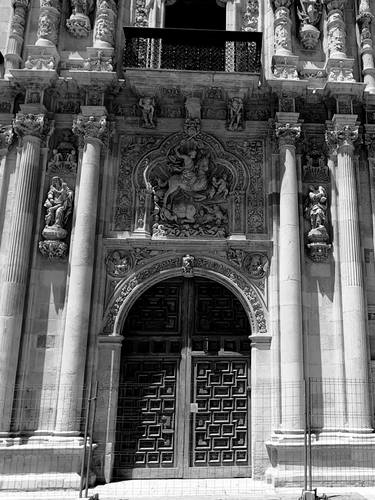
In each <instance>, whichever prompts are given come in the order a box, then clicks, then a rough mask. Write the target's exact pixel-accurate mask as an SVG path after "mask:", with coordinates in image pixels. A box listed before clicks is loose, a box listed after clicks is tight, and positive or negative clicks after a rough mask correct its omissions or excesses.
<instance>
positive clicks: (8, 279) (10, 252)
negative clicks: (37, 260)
mask: <svg viewBox="0 0 375 500" xmlns="http://www.w3.org/2000/svg"><path fill="white" fill-rule="evenodd" d="M13 126H14V130H15V132H16V133H17V134H18V135H20V137H22V153H21V159H20V164H19V170H18V179H17V186H16V190H15V199H14V207H13V220H12V231H11V232H10V234H9V241H8V242H7V243H8V245H7V247H8V248H7V257H6V259H5V262H4V264H3V267H2V269H1V280H0V282H1V293H0V435H1V434H3V435H4V434H6V433H7V432H8V431H9V430H10V419H11V413H12V405H13V394H14V385H15V379H16V371H17V362H18V352H19V345H20V337H21V327H22V318H23V311H24V302H25V294H26V286H27V279H28V271H29V260H30V251H31V243H32V236H33V228H34V217H35V210H36V204H37V198H38V192H39V186H38V184H39V178H40V171H41V168H40V143H41V138H42V136H43V134H44V131H45V127H46V119H45V116H44V115H43V114H24V113H18V114H17V116H16V118H15V120H14V123H13Z"/></svg>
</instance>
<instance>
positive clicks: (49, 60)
mask: <svg viewBox="0 0 375 500" xmlns="http://www.w3.org/2000/svg"><path fill="white" fill-rule="evenodd" d="M25 68H26V69H41V70H53V69H55V68H56V60H55V58H54V57H53V56H52V55H42V54H41V55H29V57H28V58H27V61H26V62H25Z"/></svg>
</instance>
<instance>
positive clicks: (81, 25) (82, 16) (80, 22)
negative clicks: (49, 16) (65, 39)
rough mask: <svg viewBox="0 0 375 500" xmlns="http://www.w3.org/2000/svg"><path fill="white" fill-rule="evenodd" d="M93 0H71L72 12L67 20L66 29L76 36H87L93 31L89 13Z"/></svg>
mask: <svg viewBox="0 0 375 500" xmlns="http://www.w3.org/2000/svg"><path fill="white" fill-rule="evenodd" d="M91 3H92V2H90V1H89V0H71V1H70V4H71V9H72V13H71V15H70V17H69V19H67V20H66V29H67V30H68V32H69V33H70V34H71V35H72V36H74V37H76V38H86V37H87V36H88V35H89V33H90V31H91V23H90V19H89V17H88V14H89V12H90V10H91V7H92V5H91Z"/></svg>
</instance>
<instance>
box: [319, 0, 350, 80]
mask: <svg viewBox="0 0 375 500" xmlns="http://www.w3.org/2000/svg"><path fill="white" fill-rule="evenodd" d="M346 3H347V0H324V4H325V6H326V9H327V33H328V60H327V65H326V70H327V73H328V80H329V81H340V82H342V81H354V78H353V64H354V60H353V59H348V57H347V55H346V27H345V18H344V9H345V6H346Z"/></svg>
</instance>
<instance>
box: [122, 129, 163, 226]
mask: <svg viewBox="0 0 375 500" xmlns="http://www.w3.org/2000/svg"><path fill="white" fill-rule="evenodd" d="M157 142H158V140H157V139H156V138H155V137H152V136H148V135H143V136H133V137H129V136H123V137H122V138H121V142H120V166H119V173H118V179H117V201H116V208H115V212H114V221H113V222H114V229H115V230H120V231H131V230H132V229H133V228H134V188H133V180H132V177H133V175H134V172H135V168H136V165H137V163H138V162H139V160H140V159H141V158H142V156H143V155H144V154H145V152H147V151H149V150H150V149H151V148H154V147H156V145H157Z"/></svg>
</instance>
